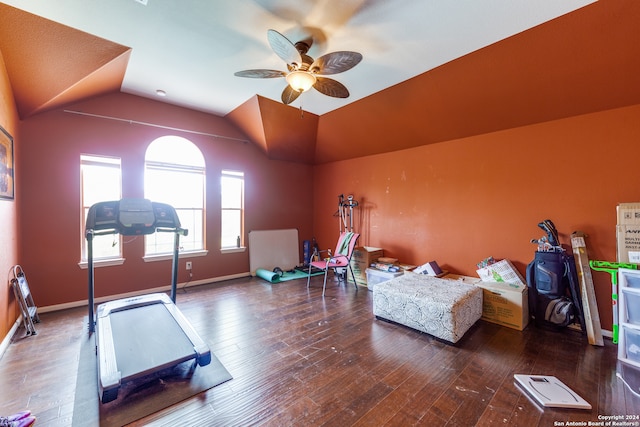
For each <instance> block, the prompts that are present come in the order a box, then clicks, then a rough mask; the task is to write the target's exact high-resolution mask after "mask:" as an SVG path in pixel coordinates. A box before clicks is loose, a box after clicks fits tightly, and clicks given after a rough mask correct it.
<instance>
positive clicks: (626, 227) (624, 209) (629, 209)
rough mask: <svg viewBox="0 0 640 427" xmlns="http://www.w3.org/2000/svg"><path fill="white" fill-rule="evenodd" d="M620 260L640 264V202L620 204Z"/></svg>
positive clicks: (618, 234)
mask: <svg viewBox="0 0 640 427" xmlns="http://www.w3.org/2000/svg"><path fill="white" fill-rule="evenodd" d="M617 210H618V225H617V226H616V236H617V240H618V245H617V258H618V262H622V263H632V264H640V203H620V204H619V205H618V209H617Z"/></svg>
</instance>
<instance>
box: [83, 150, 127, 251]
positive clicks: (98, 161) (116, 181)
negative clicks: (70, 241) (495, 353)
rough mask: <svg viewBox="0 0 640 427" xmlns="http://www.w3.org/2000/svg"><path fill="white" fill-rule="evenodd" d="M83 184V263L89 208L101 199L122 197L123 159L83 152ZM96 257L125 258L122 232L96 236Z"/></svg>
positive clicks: (94, 242) (101, 200)
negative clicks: (123, 255)
mask: <svg viewBox="0 0 640 427" xmlns="http://www.w3.org/2000/svg"><path fill="white" fill-rule="evenodd" d="M80 186H81V192H80V197H81V201H80V203H81V215H82V219H81V221H80V225H81V231H80V236H81V244H80V247H81V255H80V259H81V260H82V262H85V261H87V239H86V238H85V222H86V220H87V213H88V212H89V208H90V207H91V206H92V205H94V204H95V203H98V202H106V201H110V200H120V198H121V197H122V173H121V168H120V159H119V158H117V157H104V156H92V155H85V154H82V155H80ZM93 258H94V259H96V260H99V259H112V258H122V238H121V236H120V235H119V234H108V235H102V236H95V237H94V239H93Z"/></svg>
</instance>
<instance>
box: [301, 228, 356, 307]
mask: <svg viewBox="0 0 640 427" xmlns="http://www.w3.org/2000/svg"><path fill="white" fill-rule="evenodd" d="M359 237H360V235H359V234H358V233H353V232H351V231H345V232H342V233H340V238H339V239H338V244H337V245H336V251H335V252H334V253H333V254H332V253H331V249H327V250H325V251H314V253H313V256H312V257H311V259H314V258H316V255H317V256H318V259H319V260H318V261H310V262H309V276H308V277H307V288H309V283H310V281H311V270H312V269H313V267H315V268H317V269H320V270H324V283H323V284H322V296H324V291H325V289H326V288H327V273H328V272H329V270H330V269H332V270H333V271H334V274H335V269H336V268H341V267H342V268H347V269H348V270H349V271H350V272H351V277H352V278H353V286H355V288H356V291H357V290H358V285H357V284H356V276H355V275H354V274H353V270H352V269H351V256H352V255H353V250H354V248H355V247H356V242H357V241H358V238H359ZM325 252H326V253H327V256H326V257H325V258H322V257H321V256H320V254H321V253H325ZM345 281H348V277H347V274H345Z"/></svg>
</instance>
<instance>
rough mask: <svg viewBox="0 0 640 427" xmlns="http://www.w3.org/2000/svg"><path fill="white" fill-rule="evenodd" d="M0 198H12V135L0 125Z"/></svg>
mask: <svg viewBox="0 0 640 427" xmlns="http://www.w3.org/2000/svg"><path fill="white" fill-rule="evenodd" d="M0 199H13V137H12V136H11V135H9V132H7V131H6V130H5V129H4V128H3V127H2V126H0Z"/></svg>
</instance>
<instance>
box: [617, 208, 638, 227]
mask: <svg viewBox="0 0 640 427" xmlns="http://www.w3.org/2000/svg"><path fill="white" fill-rule="evenodd" d="M616 211H617V214H618V225H640V203H620V204H619V205H618V206H617V207H616Z"/></svg>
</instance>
